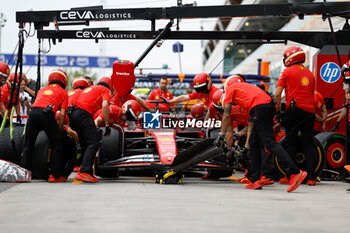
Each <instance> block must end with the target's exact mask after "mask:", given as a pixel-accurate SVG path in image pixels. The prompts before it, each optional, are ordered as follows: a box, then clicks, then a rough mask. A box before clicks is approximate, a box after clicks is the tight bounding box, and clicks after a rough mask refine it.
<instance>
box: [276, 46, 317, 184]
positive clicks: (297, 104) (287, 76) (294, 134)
mask: <svg viewBox="0 0 350 233" xmlns="http://www.w3.org/2000/svg"><path fill="white" fill-rule="evenodd" d="M283 57H284V58H283V63H284V65H285V66H286V68H285V69H284V70H283V71H282V73H281V75H280V77H279V79H278V82H277V88H276V92H275V98H276V101H277V106H276V108H277V112H278V111H279V108H280V103H281V94H282V91H283V89H285V93H286V109H287V110H286V117H285V129H286V134H287V136H286V140H287V151H288V154H289V156H290V157H291V158H292V160H293V161H294V163H296V155H297V144H298V143H297V141H298V132H299V131H300V132H301V137H302V144H303V148H304V152H305V156H306V159H307V172H308V182H307V183H308V184H309V185H315V179H316V176H315V172H314V171H315V167H316V161H315V160H316V158H315V151H314V146H313V145H314V144H313V127H314V122H315V101H314V93H315V78H314V75H313V74H312V72H311V71H310V70H308V69H306V68H305V67H304V65H303V64H302V63H303V62H305V52H304V51H303V50H302V49H301V48H299V47H295V46H292V47H289V48H288V49H286V51H285V52H284V54H283Z"/></svg>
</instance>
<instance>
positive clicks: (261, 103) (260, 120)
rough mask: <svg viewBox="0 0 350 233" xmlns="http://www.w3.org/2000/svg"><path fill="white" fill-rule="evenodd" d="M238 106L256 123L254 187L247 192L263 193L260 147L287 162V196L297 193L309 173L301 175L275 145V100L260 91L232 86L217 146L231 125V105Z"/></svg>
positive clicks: (252, 147) (252, 139) (251, 142)
mask: <svg viewBox="0 0 350 233" xmlns="http://www.w3.org/2000/svg"><path fill="white" fill-rule="evenodd" d="M233 103H235V104H237V105H240V106H241V107H243V108H246V109H247V110H248V112H249V115H250V118H252V119H253V128H252V132H251V136H250V140H249V146H250V151H251V153H250V157H251V164H252V166H251V172H252V175H251V181H252V184H249V185H247V186H246V188H247V189H261V188H262V184H261V182H260V181H259V179H260V170H261V144H262V145H263V146H264V147H265V148H266V149H267V150H268V151H270V152H271V153H273V154H275V155H276V156H278V158H280V159H281V160H283V161H284V162H285V165H286V167H287V172H288V175H290V177H291V178H290V179H291V185H290V186H289V188H288V190H287V191H288V192H292V191H294V190H295V189H296V188H298V186H299V185H300V184H301V182H302V181H303V180H304V179H305V178H306V176H307V172H305V171H299V169H298V167H297V166H296V165H295V164H294V162H293V161H292V160H291V158H290V157H289V155H288V153H287V152H286V151H285V150H284V149H283V147H282V146H281V145H280V144H278V143H276V140H275V137H274V135H273V129H272V128H273V117H274V115H275V106H274V103H273V101H272V98H271V97H270V96H269V95H268V94H267V93H265V92H264V91H263V90H261V89H260V88H259V87H256V86H254V85H251V84H248V83H233V84H232V85H231V86H229V87H228V89H227V90H226V97H225V101H224V115H223V119H222V126H221V132H220V134H219V136H218V139H217V140H216V141H215V143H216V144H217V145H218V146H223V145H224V138H225V134H226V131H227V128H228V125H229V122H230V121H231V110H232V104H233Z"/></svg>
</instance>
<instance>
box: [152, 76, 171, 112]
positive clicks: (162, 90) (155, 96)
mask: <svg viewBox="0 0 350 233" xmlns="http://www.w3.org/2000/svg"><path fill="white" fill-rule="evenodd" d="M167 86H168V80H167V78H165V77H161V78H160V80H159V88H157V89H155V90H153V91H152V92H151V93H150V94H149V96H148V101H150V100H159V96H162V97H164V98H165V99H167V100H172V99H173V98H174V97H173V94H172V93H171V92H169V91H168V89H167ZM170 107H171V111H173V112H174V111H175V108H174V105H171V106H170ZM169 110H170V108H169V106H168V109H167V110H165V111H169Z"/></svg>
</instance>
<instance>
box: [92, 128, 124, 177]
mask: <svg viewBox="0 0 350 233" xmlns="http://www.w3.org/2000/svg"><path fill="white" fill-rule="evenodd" d="M101 130H102V132H103V134H104V132H105V127H101ZM121 153H122V151H121V136H120V131H119V130H118V129H115V128H111V134H110V135H109V136H108V137H105V136H102V143H101V147H100V151H99V156H98V160H97V163H96V166H95V174H96V175H97V176H100V177H103V178H116V177H118V175H119V171H118V168H115V169H111V168H108V169H107V168H104V167H103V163H105V162H108V161H113V160H116V159H119V158H121V157H122V155H121Z"/></svg>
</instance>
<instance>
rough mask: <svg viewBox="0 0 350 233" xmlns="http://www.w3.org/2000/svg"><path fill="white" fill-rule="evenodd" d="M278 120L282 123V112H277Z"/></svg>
mask: <svg viewBox="0 0 350 233" xmlns="http://www.w3.org/2000/svg"><path fill="white" fill-rule="evenodd" d="M276 120H277V121H278V123H280V124H281V123H282V120H283V119H282V114H281V112H280V111H278V112H276Z"/></svg>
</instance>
